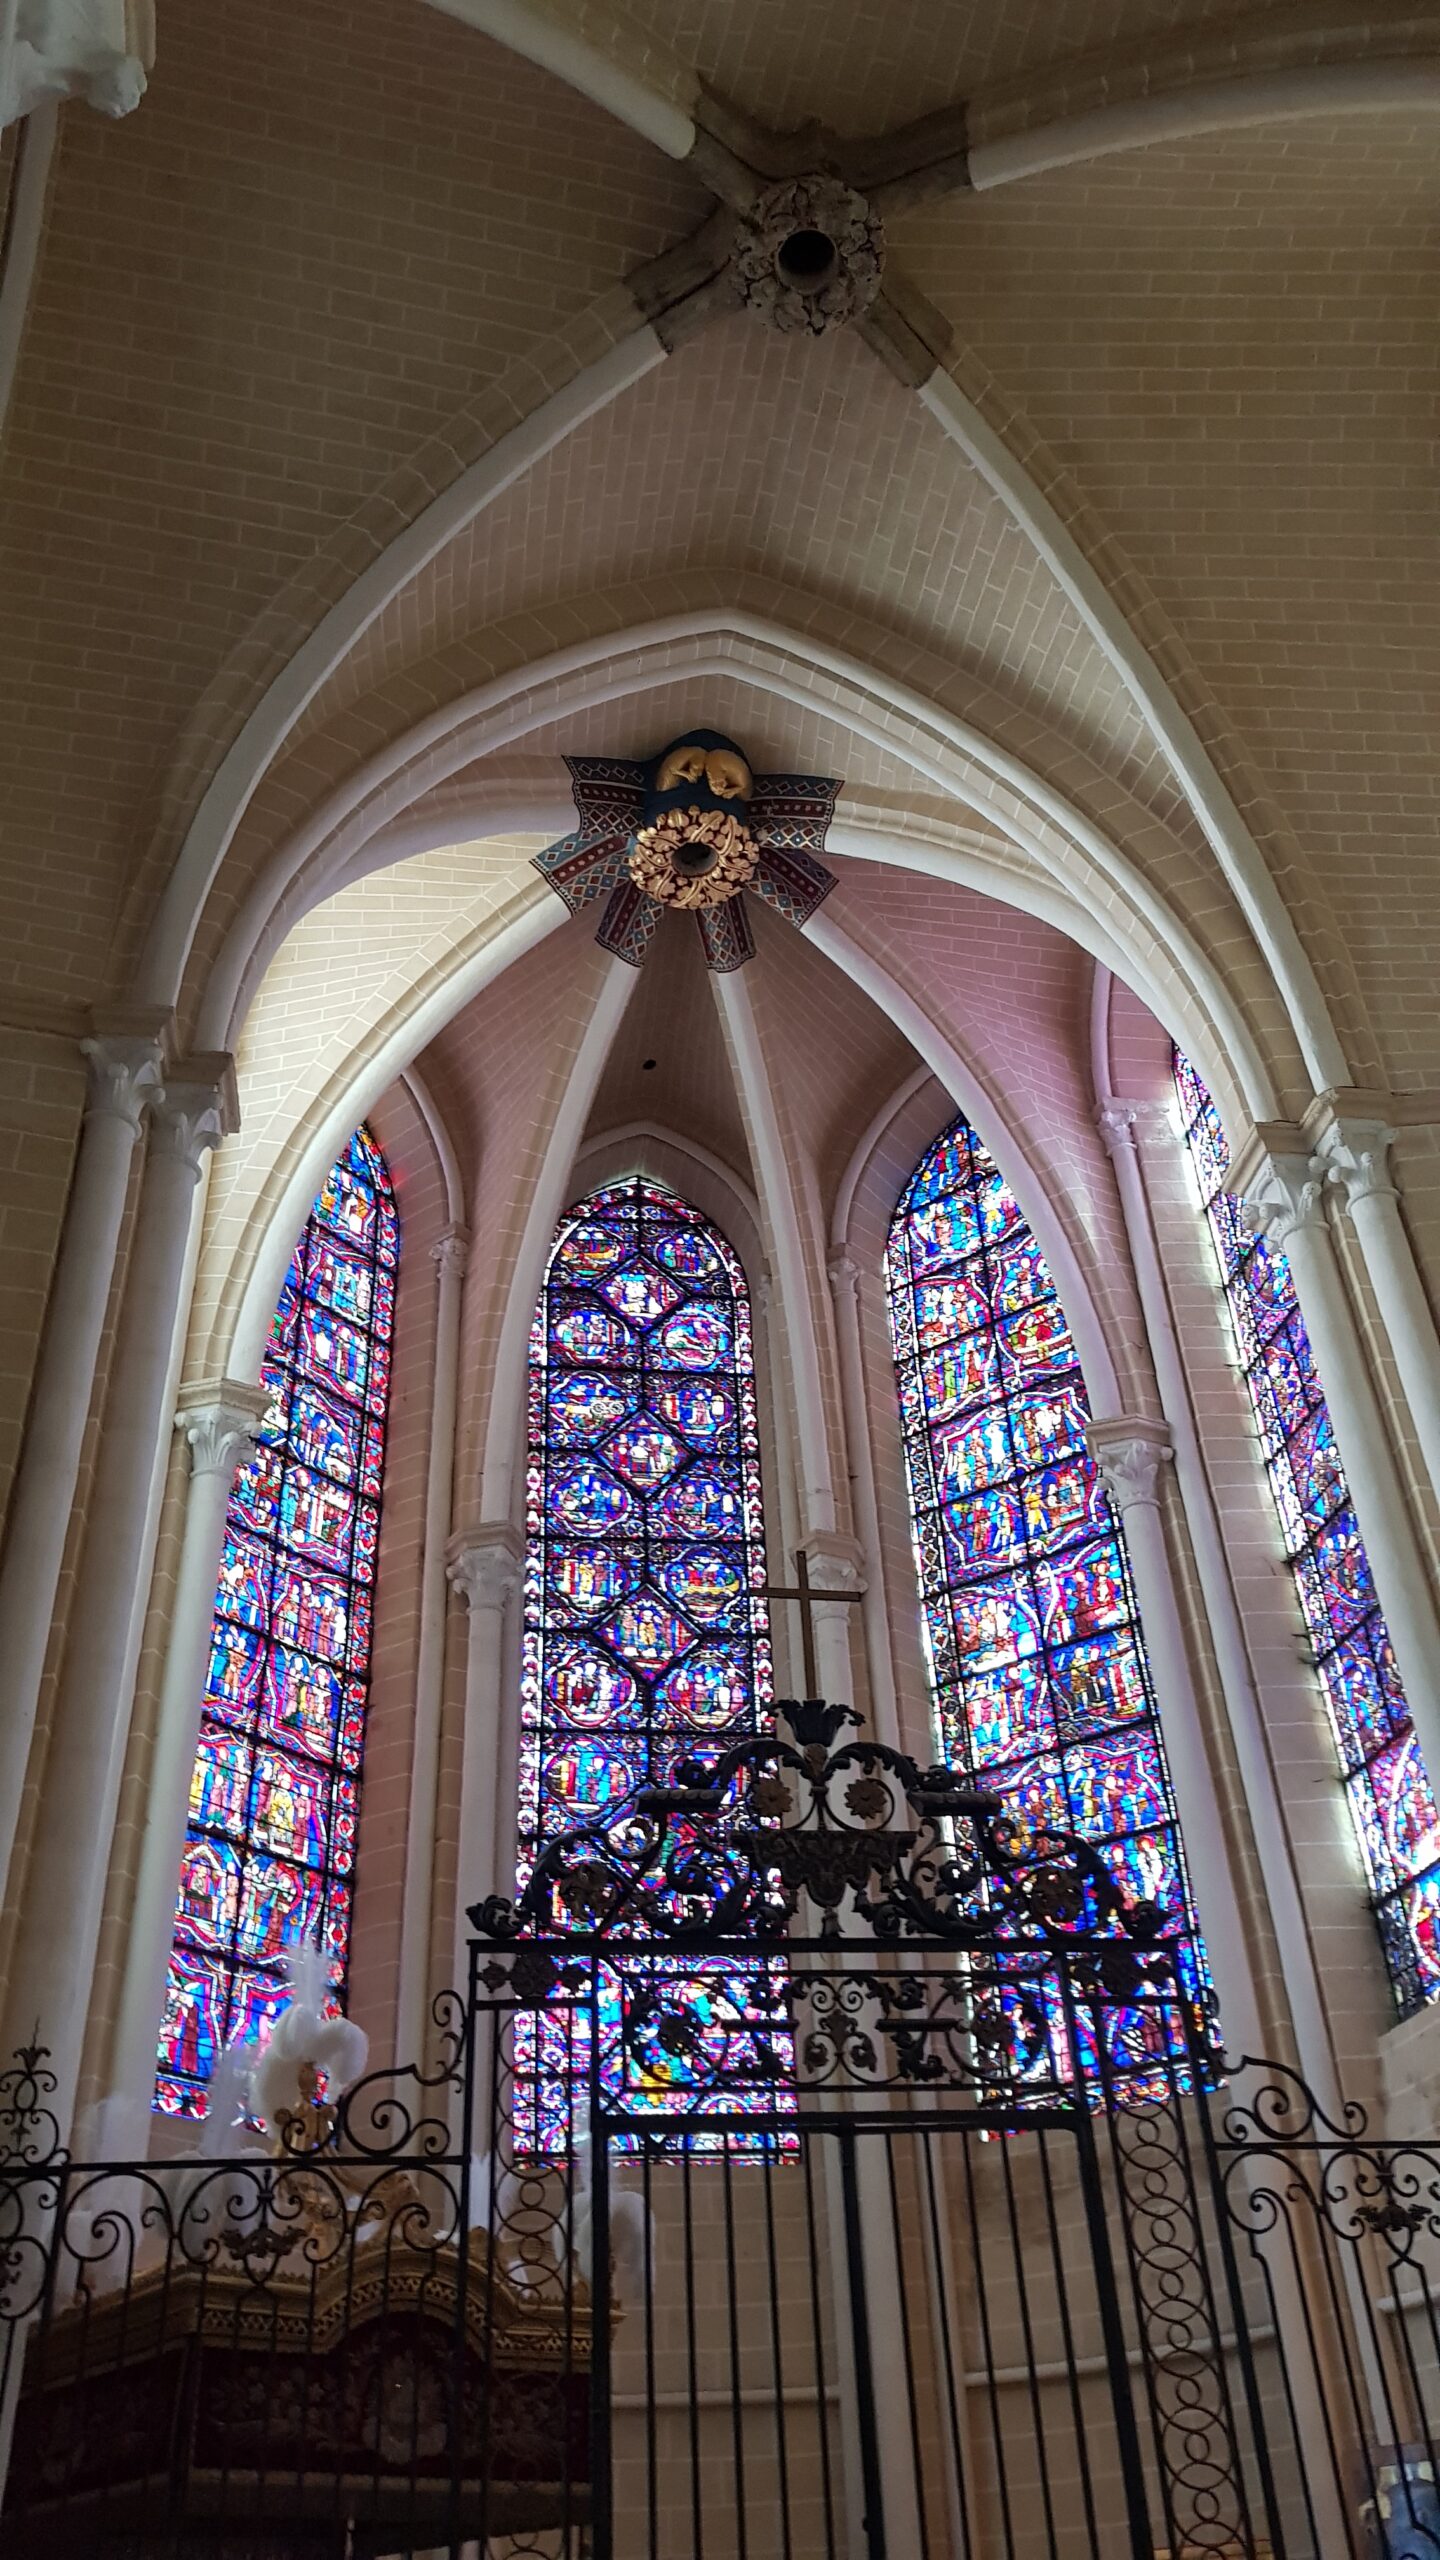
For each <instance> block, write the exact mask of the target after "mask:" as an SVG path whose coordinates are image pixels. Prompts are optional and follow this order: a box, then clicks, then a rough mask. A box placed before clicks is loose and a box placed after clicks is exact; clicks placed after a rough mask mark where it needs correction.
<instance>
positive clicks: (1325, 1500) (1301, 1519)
mask: <svg viewBox="0 0 1440 2560" xmlns="http://www.w3.org/2000/svg"><path fill="white" fill-rule="evenodd" d="M1174 1067H1175V1090H1176V1094H1177V1097H1178V1099H1179V1104H1180V1119H1181V1125H1182V1127H1183V1129H1184V1132H1185V1140H1186V1144H1187V1146H1188V1148H1189V1152H1190V1162H1191V1166H1192V1168H1193V1170H1194V1174H1195V1179H1196V1182H1197V1183H1198V1185H1199V1190H1200V1198H1201V1201H1202V1203H1203V1206H1204V1210H1205V1216H1206V1221H1207V1224H1208V1226H1209V1229H1210V1236H1211V1241H1212V1243H1213V1244H1214V1247H1215V1254H1216V1259H1217V1261H1218V1262H1219V1265H1220V1276H1221V1280H1222V1282H1223V1284H1224V1289H1225V1301H1226V1305H1227V1306H1228V1308H1229V1311H1230V1321H1231V1324H1232V1326H1233V1328H1234V1333H1235V1340H1236V1343H1237V1345H1238V1348H1239V1353H1240V1365H1241V1367H1242V1368H1243V1370H1244V1372H1245V1383H1246V1385H1247V1386H1248V1388H1249V1390H1250V1399H1251V1402H1252V1404H1253V1406H1254V1408H1255V1420H1256V1423H1257V1425H1258V1427H1259V1432H1260V1446H1261V1449H1262V1451H1263V1453H1264V1458H1265V1471H1266V1474H1267V1475H1268V1477H1269V1479H1270V1491H1271V1493H1272V1495H1273V1496H1274V1501H1275V1508H1276V1510H1277V1511H1278V1513H1279V1515H1280V1528H1281V1533H1282V1535H1283V1537H1284V1540H1285V1552H1286V1554H1287V1555H1288V1557H1289V1559H1290V1570H1291V1572H1292V1573H1293V1574H1294V1576H1295V1585H1296V1589H1297V1591H1298V1593H1299V1596H1300V1607H1301V1611H1302V1614H1303V1616H1304V1619H1305V1625H1306V1628H1307V1631H1308V1633H1309V1637H1310V1643H1311V1646H1312V1649H1313V1652H1314V1657H1315V1667H1316V1670H1317V1672H1318V1673H1319V1677H1320V1686H1321V1689H1322V1691H1323V1692H1324V1697H1325V1704H1326V1706H1327V1708H1328V1709H1329V1714H1330V1726H1331V1731H1332V1732H1333V1734H1334V1737H1335V1747H1336V1750H1337V1752H1338V1754H1339V1758H1340V1768H1341V1773H1342V1775H1343V1777H1344V1781H1345V1794H1346V1799H1347V1801H1348V1803H1349V1807H1350V1813H1351V1818H1352V1820H1353V1822H1354V1825H1355V1831H1356V1836H1357V1838H1358V1840H1359V1843H1360V1851H1361V1855H1362V1856H1363V1858H1364V1861H1365V1866H1366V1871H1367V1873H1368V1875H1369V1879H1370V1891H1371V1897H1372V1900H1373V1903H1374V1907H1375V1914H1376V1918H1377V1919H1378V1921H1379V1924H1380V1939H1381V1944H1382V1945H1383V1947H1384V1950H1385V1960H1386V1963H1387V1965H1388V1966H1389V1969H1390V1979H1391V1982H1392V1984H1393V1986H1394V1991H1395V1998H1396V2002H1397V2004H1398V2006H1399V2008H1400V2010H1401V2012H1402V2014H1404V2015H1408V2013H1409V2012H1410V2011H1411V2010H1413V2009H1418V2008H1419V2007H1420V2006H1421V2005H1422V2003H1423V2002H1425V2001H1426V2000H1433V1999H1435V1998H1436V1997H1437V1996H1440V1817H1437V1814H1436V1808H1435V1798H1434V1796H1433V1795H1432V1793H1431V1790H1430V1781H1429V1779H1428V1777H1427V1776H1426V1773H1425V1763H1424V1761H1423V1760H1422V1759H1421V1757H1420V1745H1419V1743H1418V1742H1417V1741H1416V1738H1415V1728H1414V1726H1413V1724H1412V1723H1411V1721H1410V1709H1409V1706H1408V1705H1407V1703H1406V1698H1405V1692H1404V1689H1403V1688H1402V1686H1401V1682H1400V1673H1399V1670H1398V1668H1397V1666H1396V1662H1395V1654H1394V1650H1393V1647H1392V1646H1391V1642H1390V1631H1389V1629H1388V1627H1387V1626H1386V1624H1385V1620H1384V1618H1383V1617H1382V1615H1381V1612H1380V1603H1379V1600H1378V1599H1377V1597H1376V1594H1375V1585H1374V1582H1373V1580H1372V1579H1371V1574H1370V1562H1369V1558H1368V1557H1367V1555H1366V1553H1365V1545H1364V1541H1363V1539H1362V1538H1361V1535H1360V1530H1359V1525H1358V1523H1357V1521H1356V1518H1355V1513H1354V1511H1353V1509H1352V1507H1351V1502H1350V1488H1349V1486H1348V1484H1347V1483H1346V1481H1345V1470H1344V1468H1343V1467H1342V1466H1341V1463H1340V1452H1339V1450H1338V1449H1337V1447H1336V1445H1335V1433H1334V1429H1333V1427H1332V1425H1331V1421H1330V1409H1329V1406H1328V1405H1327V1403H1326V1401H1325V1393H1324V1389H1323V1388H1322V1386H1321V1384H1320V1380H1319V1378H1318V1377H1317V1376H1316V1374H1315V1355H1314V1353H1313V1352H1312V1350H1311V1348H1310V1337H1309V1335H1308V1334H1307V1333H1306V1330H1305V1322H1304V1318H1303V1317H1302V1315H1301V1313H1300V1306H1299V1301H1298V1299H1297V1298H1296V1295H1295V1282H1294V1279H1293V1277H1292V1276H1291V1271H1290V1265H1289V1262H1288V1261H1287V1259H1286V1257H1285V1255H1284V1254H1283V1253H1281V1252H1280V1251H1279V1250H1278V1248H1277V1247H1276V1246H1274V1245H1272V1244H1268V1243H1267V1242H1266V1241H1265V1239H1264V1238H1263V1237H1262V1236H1256V1235H1252V1234H1251V1233H1250V1230H1249V1228H1248V1227H1247V1226H1246V1224H1245V1221H1244V1218H1243V1216H1242V1214H1241V1204H1240V1202H1239V1201H1238V1200H1237V1199H1236V1198H1235V1196H1234V1194H1233V1192H1230V1191H1227V1190H1226V1188H1225V1177H1226V1175H1227V1174H1228V1172H1229V1170H1230V1149H1229V1146H1228V1144H1227V1142H1226V1137H1225V1132H1224V1130H1223V1129H1222V1128H1221V1126H1220V1115H1219V1113H1218V1112H1217V1111H1216V1108H1215V1105H1214V1103H1213V1102H1212V1101H1211V1099H1210V1095H1209V1093H1208V1091H1207V1090H1206V1087H1205V1085H1204V1084H1203V1083H1202V1081H1201V1079H1200V1077H1199V1076H1198V1075H1197V1074H1196V1072H1195V1069H1194V1068H1193V1067H1192V1066H1191V1064H1190V1061H1189V1059H1188V1058H1186V1057H1184V1056H1182V1054H1181V1052H1180V1051H1179V1050H1178V1049H1177V1050H1176V1051H1175V1056H1174Z"/></svg>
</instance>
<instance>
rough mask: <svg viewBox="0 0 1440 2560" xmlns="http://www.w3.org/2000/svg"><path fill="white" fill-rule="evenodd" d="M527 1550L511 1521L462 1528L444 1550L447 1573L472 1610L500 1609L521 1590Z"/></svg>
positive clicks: (498, 1521) (489, 1522)
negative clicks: (520, 1584)
mask: <svg viewBox="0 0 1440 2560" xmlns="http://www.w3.org/2000/svg"><path fill="white" fill-rule="evenodd" d="M524 1560H525V1549H524V1544H523V1541H522V1540H521V1537H520V1534H519V1531H518V1530H516V1529H512V1528H511V1526H510V1523H509V1521H508V1520H494V1521H484V1522H482V1523H481V1525H480V1527H479V1528H477V1529H460V1530H457V1532H456V1534H455V1536H454V1537H453V1538H452V1539H451V1541H450V1544H449V1546H448V1547H447V1548H446V1550H445V1573H446V1577H447V1579H448V1580H449V1581H450V1582H452V1583H453V1584H454V1586H455V1589H456V1590H457V1591H463V1593H464V1595H465V1598H466V1600H467V1601H468V1603H469V1605H470V1608H471V1610H472V1611H473V1610H476V1609H493V1610H496V1611H498V1610H501V1609H503V1608H504V1607H505V1604H506V1602H507V1601H508V1600H509V1599H510V1598H511V1597H512V1595H513V1594H514V1592H515V1591H516V1590H517V1589H518V1588H519V1583H520V1574H521V1569H522V1567H523V1564H524Z"/></svg>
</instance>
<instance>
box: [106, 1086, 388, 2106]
mask: <svg viewBox="0 0 1440 2560" xmlns="http://www.w3.org/2000/svg"><path fill="white" fill-rule="evenodd" d="M398 1258H399V1231H398V1227H397V1224H396V1217H395V1205H394V1198H393V1194H392V1191H391V1187H390V1177H389V1174H388V1173H387V1171H386V1168H385V1163H384V1159H383V1157H382V1156H381V1154H380V1152H379V1149H378V1148H377V1147H376V1145H375V1143H374V1141H373V1139H372V1138H371V1137H370V1135H369V1132H368V1131H367V1130H365V1129H363V1128H362V1129H358V1130H357V1131H356V1133H355V1135H354V1137H353V1138H352V1139H351V1141H350V1143H349V1145H348V1147H347V1148H346V1149H345V1152H344V1154H343V1155H342V1156H341V1157H340V1160H339V1162H338V1163H337V1164H336V1165H334V1166H333V1167H332V1169H331V1171H330V1173H329V1174H328V1175H327V1177H326V1180H325V1183H324V1185H323V1187H322V1189H321V1192H320V1196H319V1198H318V1199H317V1200H316V1202H315V1205H314V1208H313V1209H312V1211H311V1213H310V1216H309V1218H308V1219H307V1221H306V1225H305V1231H304V1234H303V1235H302V1236H301V1239H300V1242H299V1244H298V1246H297V1247H296V1250H295V1256H294V1259H293V1261H292V1262H291V1265H290V1268H289V1271H288V1272H287V1273H286V1276H285V1286H284V1288H283V1289H282V1290H281V1293H280V1303H279V1305H278V1307H277V1308H276V1311H275V1318H274V1322H273V1323H272V1325H271V1328H270V1341H269V1346H268V1349H267V1352H266V1358H265V1366H264V1369H263V1371H262V1382H263V1384H264V1386H265V1388H266V1390H267V1392H268V1395H269V1404H268V1406H267V1409H266V1413H265V1418H264V1421H263V1422H262V1424H261V1427H260V1432H259V1443H258V1446H257V1448H256V1451H255V1454H254V1456H253V1457H252V1458H251V1460H250V1461H249V1463H248V1465H246V1466H244V1467H242V1468H241V1470H240V1472H239V1474H238V1475H237V1477H236V1479H235V1484H234V1488H233V1490H232V1492H231V1496H230V1502H229V1508H228V1511H227V1514H226V1522H225V1546H224V1552H223V1555H222V1558H221V1564H220V1580H219V1587H218V1589H217V1592H216V1596H215V1616H214V1621H213V1624H212V1627H211V1637H210V1666H209V1673H208V1677H207V1680H206V1684H205V1698H204V1705H203V1709H202V1713H201V1720H200V1744H199V1750H198V1754H197V1757H196V1762H195V1770H194V1776H193V1779H192V1782H191V1789H190V1823H189V1830H188V1833H187V1837H186V1843H185V1851H184V1856H183V1858H182V1861H181V1868H180V1890H179V1898H178V1901H177V1904H176V1911H175V1934H174V1941H173V1945H172V1950H171V1957H170V1973H169V1982H168V1987H167V1991H166V1999H165V2014H164V2019H163V2022H162V2027H161V2034H160V2052H159V2065H160V2069H159V2077H158V2079H157V2081H156V2090H155V2104H156V2106H157V2107H158V2108H159V2109H160V2110H161V2112H162V2113H164V2114H167V2115H181V2116H199V2115H203V2114H204V2112H205V2088H206V2083H207V2081H208V2080H209V2078H210V2074H211V2071H212V2069H213V2067H214V2061H215V2056H216V2053H217V2052H218V2051H219V2049H220V2047H221V2046H222V2045H224V2044H228V2043H231V2042H233V2041H235V2040H236V2039H237V2038H241V2037H243V2038H247V2039H248V2038H250V2037H253V2036H254V2035H255V2033H256V2032H257V2030H258V2029H260V2028H261V2027H262V2026H263V2025H264V2023H265V2022H266V2021H267V2020H268V2019H270V2018H271V2017H273V2016H274V2015H275V2013H276V2011H277V2010H278V2009H279V2008H280V2007H281V2006H283V2004H284V2001H285V2000H286V1998H287V1997H288V1993H287V1990H286V1987H285V1985H284V1982H283V1979H282V1973H281V1965H282V1960H283V1959H284V1957H285V1955H286V1953H287V1951H288V1950H289V1949H290V1948H292V1947H294V1946H297V1945H304V1944H310V1945H319V1946H322V1947H323V1948H324V1949H325V1951H326V1954H327V1955H328V1957H329V1961H330V1979H331V1982H332V1985H333V1987H334V1991H335V1994H336V1997H337V1999H339V1998H340V1997H343V1993H344V1988H345V1980H346V1971H347V1965H348V1960H349V1949H350V1905H351V1898H352V1893H353V1878H354V1861H355V1827H356V1818H357V1812H358V1803H359V1785H360V1761H361V1751H362V1746H363V1742H364V1726H365V1708H366V1698H367V1687H368V1678H369V1669H370V1634H371V1610H372V1601H373V1587H374V1580H375V1550H376V1542H377V1538H378V1534H379V1524H380V1480H381V1474H382V1471H383V1467H384V1458H385V1418H386V1408H387V1406H388V1403H389V1396H390V1345H391V1335H392V1331H393V1326H394V1312H395V1276H396V1268H397V1263H398Z"/></svg>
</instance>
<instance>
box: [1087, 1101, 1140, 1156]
mask: <svg viewBox="0 0 1440 2560" xmlns="http://www.w3.org/2000/svg"><path fill="white" fill-rule="evenodd" d="M1139 1117H1140V1112H1139V1107H1138V1105H1137V1104H1135V1103H1133V1102H1121V1101H1120V1100H1119V1099H1118V1097H1117V1096H1116V1095H1114V1094H1112V1095H1111V1096H1110V1099H1109V1100H1108V1101H1107V1102H1102V1103H1101V1105H1100V1108H1099V1110H1098V1111H1097V1112H1096V1114H1095V1126H1096V1128H1097V1129H1098V1130H1099V1132H1100V1136H1101V1139H1102V1141H1103V1144H1104V1148H1105V1152H1106V1154H1107V1155H1108V1156H1118V1155H1121V1154H1125V1155H1132V1156H1133V1155H1134V1153H1135V1151H1136V1149H1135V1123H1136V1121H1137V1120H1138V1119H1139Z"/></svg>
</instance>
